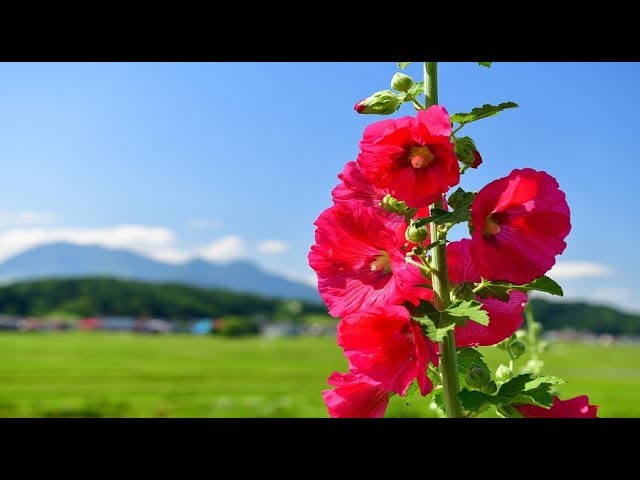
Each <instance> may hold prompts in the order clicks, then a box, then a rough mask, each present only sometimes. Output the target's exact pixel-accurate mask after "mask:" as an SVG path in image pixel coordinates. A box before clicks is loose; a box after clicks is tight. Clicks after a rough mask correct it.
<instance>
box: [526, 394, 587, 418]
mask: <svg viewBox="0 0 640 480" xmlns="http://www.w3.org/2000/svg"><path fill="white" fill-rule="evenodd" d="M514 407H515V408H516V409H517V410H518V411H519V412H520V413H521V414H522V415H524V416H525V417H526V418H597V413H598V405H589V397H588V396H586V395H582V396H580V397H575V398H570V399H569V400H560V399H559V398H558V397H553V405H552V406H551V408H544V407H538V406H536V405H514Z"/></svg>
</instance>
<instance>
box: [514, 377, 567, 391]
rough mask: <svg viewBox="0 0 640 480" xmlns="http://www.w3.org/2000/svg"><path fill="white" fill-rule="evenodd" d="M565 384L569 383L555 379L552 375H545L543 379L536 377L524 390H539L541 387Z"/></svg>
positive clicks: (558, 378)
mask: <svg viewBox="0 0 640 480" xmlns="http://www.w3.org/2000/svg"><path fill="white" fill-rule="evenodd" d="M563 383H567V382H565V381H564V380H563V379H562V378H560V377H554V376H552V375H543V376H541V377H536V378H534V379H533V380H531V381H530V382H528V383H527V384H526V385H525V386H524V388H525V390H529V389H534V388H538V387H539V386H540V385H560V384H563Z"/></svg>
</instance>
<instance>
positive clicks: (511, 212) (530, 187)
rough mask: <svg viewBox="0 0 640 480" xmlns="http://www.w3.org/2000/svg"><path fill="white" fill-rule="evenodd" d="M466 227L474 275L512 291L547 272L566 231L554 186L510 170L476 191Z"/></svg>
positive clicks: (565, 210) (563, 206)
mask: <svg viewBox="0 0 640 480" xmlns="http://www.w3.org/2000/svg"><path fill="white" fill-rule="evenodd" d="M471 223H472V226H473V233H472V244H471V257H472V259H473V263H474V264H475V265H476V267H477V268H478V271H479V272H480V274H481V275H482V276H483V277H484V278H486V279H487V280H500V281H508V282H512V283H515V284H518V285H520V284H524V283H528V282H531V281H532V280H534V279H536V278H538V277H540V276H542V275H544V274H545V273H547V272H548V271H549V269H551V267H553V265H554V264H555V257H556V255H559V254H560V253H562V252H563V251H564V249H565V248H566V246H567V244H566V243H565V242H564V239H565V237H566V236H567V235H568V234H569V231H570V230H571V223H570V221H569V205H567V201H566V199H565V195H564V193H563V192H562V191H561V190H560V189H559V186H558V182H557V181H556V180H555V179H554V178H553V177H552V176H551V175H549V174H547V173H545V172H538V171H536V170H533V169H531V168H525V169H523V170H514V171H512V172H511V173H510V174H509V175H508V176H507V177H504V178H500V179H498V180H495V181H493V182H491V183H490V184H488V185H487V186H486V187H484V188H483V189H482V190H480V192H478V195H477V196H476V198H475V200H474V202H473V205H472V207H471Z"/></svg>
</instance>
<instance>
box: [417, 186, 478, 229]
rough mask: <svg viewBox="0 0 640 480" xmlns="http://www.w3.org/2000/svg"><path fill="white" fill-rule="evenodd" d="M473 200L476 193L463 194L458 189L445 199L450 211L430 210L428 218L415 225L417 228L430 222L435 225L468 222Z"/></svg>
mask: <svg viewBox="0 0 640 480" xmlns="http://www.w3.org/2000/svg"><path fill="white" fill-rule="evenodd" d="M475 198H476V192H465V191H464V190H463V189H462V188H458V189H457V190H456V191H455V192H453V193H452V194H451V195H450V196H449V198H448V199H447V203H448V204H449V206H450V207H451V208H452V209H453V210H452V211H448V210H443V209H441V208H432V209H431V214H430V216H429V217H426V218H421V219H419V220H418V221H417V222H416V223H417V224H418V226H423V225H426V224H428V223H431V222H433V223H435V224H436V225H447V224H452V225H455V224H457V223H462V222H468V221H469V220H471V205H472V204H473V200H474V199H475Z"/></svg>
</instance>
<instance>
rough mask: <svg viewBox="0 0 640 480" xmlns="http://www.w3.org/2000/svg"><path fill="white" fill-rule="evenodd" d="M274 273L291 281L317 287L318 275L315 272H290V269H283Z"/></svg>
mask: <svg viewBox="0 0 640 480" xmlns="http://www.w3.org/2000/svg"><path fill="white" fill-rule="evenodd" d="M274 273H276V274H278V275H282V276H284V277H285V278H287V279H289V280H291V281H293V282H300V283H304V284H305V285H309V286H310V287H313V288H318V276H317V275H316V274H315V273H305V274H301V273H297V272H292V271H290V270H288V271H284V272H280V271H278V272H274Z"/></svg>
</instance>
